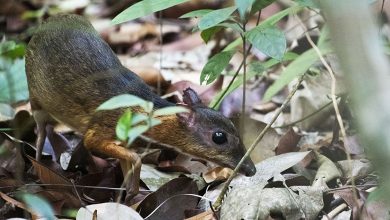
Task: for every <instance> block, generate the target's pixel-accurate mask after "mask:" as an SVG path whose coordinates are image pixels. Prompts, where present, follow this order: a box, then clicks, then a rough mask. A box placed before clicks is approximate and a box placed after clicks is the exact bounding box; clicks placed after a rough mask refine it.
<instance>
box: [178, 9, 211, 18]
mask: <svg viewBox="0 0 390 220" xmlns="http://www.w3.org/2000/svg"><path fill="white" fill-rule="evenodd" d="M212 11H213V10H212V9H200V10H196V11H190V12H188V13H186V14H184V15H182V16H180V17H179V18H193V17H196V18H201V17H203V16H204V15H205V14H207V13H210V12H212Z"/></svg>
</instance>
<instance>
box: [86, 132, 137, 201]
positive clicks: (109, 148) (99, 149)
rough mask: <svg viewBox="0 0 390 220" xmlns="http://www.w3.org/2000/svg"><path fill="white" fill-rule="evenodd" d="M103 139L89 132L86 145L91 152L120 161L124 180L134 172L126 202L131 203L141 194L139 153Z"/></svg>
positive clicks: (130, 179)
mask: <svg viewBox="0 0 390 220" xmlns="http://www.w3.org/2000/svg"><path fill="white" fill-rule="evenodd" d="M99 137H100V138H99ZM101 137H103V136H99V135H98V134H97V133H96V132H94V131H93V130H88V131H87V133H86V134H85V136H84V145H85V147H86V148H87V149H88V150H90V151H93V152H96V153H99V154H103V155H106V156H108V157H112V158H117V159H119V160H120V163H121V168H122V172H123V177H124V179H126V176H127V173H128V172H129V171H130V170H132V171H130V174H132V175H131V176H130V178H128V181H127V183H126V191H127V195H126V202H129V201H130V199H131V198H133V197H134V196H135V195H137V194H138V192H139V178H140V172H141V165H142V163H141V158H140V157H139V155H138V154H137V153H135V152H132V151H130V150H129V149H126V148H124V147H122V146H120V145H119V144H117V143H116V142H115V141H110V140H101Z"/></svg>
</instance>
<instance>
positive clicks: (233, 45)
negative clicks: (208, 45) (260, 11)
mask: <svg viewBox="0 0 390 220" xmlns="http://www.w3.org/2000/svg"><path fill="white" fill-rule="evenodd" d="M302 9H303V7H302V6H299V5H295V6H291V7H289V8H287V9H285V10H283V11H280V12H278V13H276V14H274V15H272V16H271V17H269V18H267V19H266V20H265V21H263V22H261V23H260V24H259V25H258V26H257V27H256V28H260V27H263V28H266V27H269V26H273V25H275V24H276V23H277V22H279V21H280V20H281V19H282V18H284V17H286V16H287V15H289V14H292V13H297V12H299V11H300V10H302ZM241 45H242V38H241V37H239V38H237V39H236V40H234V41H233V42H231V43H230V44H228V45H227V46H226V47H225V48H224V49H223V50H224V51H226V50H233V49H235V48H236V47H237V46H241Z"/></svg>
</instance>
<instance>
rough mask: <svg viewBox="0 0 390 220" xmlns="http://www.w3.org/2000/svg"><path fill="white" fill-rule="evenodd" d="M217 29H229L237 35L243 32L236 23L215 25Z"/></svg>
mask: <svg viewBox="0 0 390 220" xmlns="http://www.w3.org/2000/svg"><path fill="white" fill-rule="evenodd" d="M217 26H219V27H225V28H231V29H232V30H234V31H236V32H237V33H240V34H242V33H244V30H242V28H241V27H240V25H238V24H237V23H232V22H222V23H219V24H217Z"/></svg>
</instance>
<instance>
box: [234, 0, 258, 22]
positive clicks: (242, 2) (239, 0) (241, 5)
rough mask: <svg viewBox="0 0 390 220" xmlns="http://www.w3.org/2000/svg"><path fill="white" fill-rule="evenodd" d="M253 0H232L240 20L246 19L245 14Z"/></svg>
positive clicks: (249, 9)
mask: <svg viewBox="0 0 390 220" xmlns="http://www.w3.org/2000/svg"><path fill="white" fill-rule="evenodd" d="M254 1H255V0H234V2H235V4H236V6H237V9H238V12H239V13H240V17H241V20H243V21H244V20H245V19H246V14H247V13H248V12H250V11H251V8H252V4H253V2H254Z"/></svg>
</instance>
